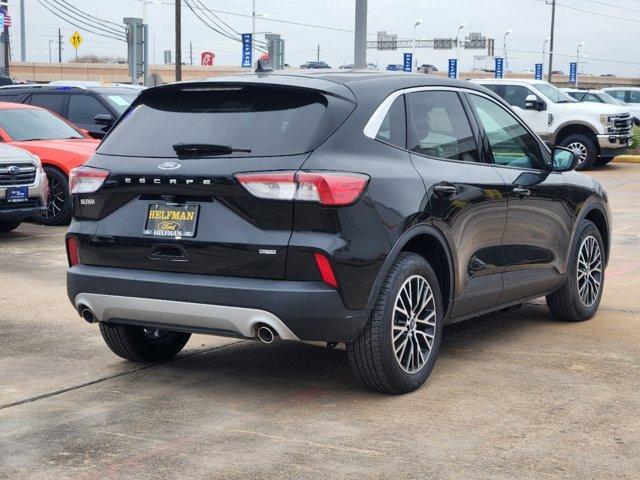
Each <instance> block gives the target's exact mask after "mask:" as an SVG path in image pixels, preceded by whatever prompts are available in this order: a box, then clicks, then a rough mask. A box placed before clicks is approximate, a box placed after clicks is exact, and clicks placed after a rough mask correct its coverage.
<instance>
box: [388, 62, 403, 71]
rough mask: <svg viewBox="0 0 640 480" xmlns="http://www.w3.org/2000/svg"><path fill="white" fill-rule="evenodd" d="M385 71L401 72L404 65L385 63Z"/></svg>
mask: <svg viewBox="0 0 640 480" xmlns="http://www.w3.org/2000/svg"><path fill="white" fill-rule="evenodd" d="M386 70H387V72H402V71H404V67H403V66H402V64H399V63H390V64H389V65H387V69H386Z"/></svg>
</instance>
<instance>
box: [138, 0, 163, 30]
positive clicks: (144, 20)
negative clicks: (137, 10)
mask: <svg viewBox="0 0 640 480" xmlns="http://www.w3.org/2000/svg"><path fill="white" fill-rule="evenodd" d="M147 3H154V4H156V5H162V2H161V1H160V0H142V23H144V24H145V25H146V23H147Z"/></svg>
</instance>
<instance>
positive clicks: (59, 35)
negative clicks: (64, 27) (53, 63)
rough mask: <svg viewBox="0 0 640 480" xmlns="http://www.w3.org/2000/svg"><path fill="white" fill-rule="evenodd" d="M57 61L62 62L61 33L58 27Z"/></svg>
mask: <svg viewBox="0 0 640 480" xmlns="http://www.w3.org/2000/svg"><path fill="white" fill-rule="evenodd" d="M58 63H62V33H61V32H60V29H58Z"/></svg>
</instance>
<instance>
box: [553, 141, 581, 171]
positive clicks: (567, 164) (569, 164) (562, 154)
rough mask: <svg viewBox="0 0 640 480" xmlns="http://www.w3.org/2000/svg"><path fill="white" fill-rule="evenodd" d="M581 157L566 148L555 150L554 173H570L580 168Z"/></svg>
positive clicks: (556, 148)
mask: <svg viewBox="0 0 640 480" xmlns="http://www.w3.org/2000/svg"><path fill="white" fill-rule="evenodd" d="M579 161H580V157H579V156H578V155H577V154H576V152H574V151H573V150H569V149H568V148H564V147H555V148H554V149H553V160H552V164H551V167H552V170H553V171H554V172H570V171H571V170H575V168H576V167H577V166H578V162H579Z"/></svg>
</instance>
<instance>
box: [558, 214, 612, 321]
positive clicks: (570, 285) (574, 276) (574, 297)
mask: <svg viewBox="0 0 640 480" xmlns="http://www.w3.org/2000/svg"><path fill="white" fill-rule="evenodd" d="M579 228H580V230H579V232H578V240H577V242H576V245H575V246H574V248H573V252H571V258H570V260H569V262H570V263H569V268H568V269H567V274H568V277H567V279H566V281H565V283H564V285H563V286H562V288H561V289H560V290H558V291H556V292H555V293H552V294H551V295H547V305H548V306H549V311H550V312H551V314H552V315H553V316H554V317H555V318H557V319H558V320H561V321H564V322H583V321H585V320H589V319H590V318H592V317H593V316H594V315H595V314H596V312H597V311H598V307H599V306H600V300H601V299H602V292H603V290H604V280H605V275H604V266H605V261H606V258H605V256H606V252H605V249H604V243H603V242H602V237H601V235H600V231H599V230H598V229H597V228H596V226H595V225H594V224H593V223H592V222H590V221H588V220H584V221H583V222H582V223H581V224H580V227H579ZM588 237H592V238H595V240H596V241H597V244H598V247H599V249H600V261H601V273H600V276H599V280H600V286H599V290H598V292H597V295H596V296H595V302H594V303H593V304H592V305H587V304H585V302H584V301H583V300H582V299H581V297H580V291H579V288H580V284H579V282H578V257H579V254H580V249H581V248H582V245H583V244H584V242H585V240H586V239H587V238H588Z"/></svg>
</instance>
